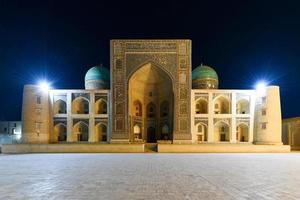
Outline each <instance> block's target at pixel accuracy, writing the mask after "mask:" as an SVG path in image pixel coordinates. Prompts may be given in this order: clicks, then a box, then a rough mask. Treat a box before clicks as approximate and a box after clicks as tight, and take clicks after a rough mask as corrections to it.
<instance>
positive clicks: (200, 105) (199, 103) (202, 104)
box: [195, 98, 208, 114]
mask: <svg viewBox="0 0 300 200" xmlns="http://www.w3.org/2000/svg"><path fill="white" fill-rule="evenodd" d="M195 113H196V114H207V113H208V102H207V100H206V99H204V98H199V99H197V100H196V104H195Z"/></svg>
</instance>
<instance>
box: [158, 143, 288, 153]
mask: <svg viewBox="0 0 300 200" xmlns="http://www.w3.org/2000/svg"><path fill="white" fill-rule="evenodd" d="M157 149H158V152H159V153H288V152H290V151H291V148H290V146H289V145H253V144H158V148H157Z"/></svg>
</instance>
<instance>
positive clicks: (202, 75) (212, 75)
mask: <svg viewBox="0 0 300 200" xmlns="http://www.w3.org/2000/svg"><path fill="white" fill-rule="evenodd" d="M197 79H216V80H218V74H217V72H216V71H215V70H214V69H213V68H211V67H209V66H205V65H200V66H198V67H196V69H194V70H193V71H192V80H197Z"/></svg>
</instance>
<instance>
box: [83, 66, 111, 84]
mask: <svg viewBox="0 0 300 200" xmlns="http://www.w3.org/2000/svg"><path fill="white" fill-rule="evenodd" d="M84 80H85V88H86V89H108V88H109V84H110V74H109V70H108V69H106V68H105V67H103V66H95V67H92V68H91V69H89V70H88V71H87V72H86V74H85V78H84Z"/></svg>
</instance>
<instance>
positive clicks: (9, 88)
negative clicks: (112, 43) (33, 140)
mask: <svg viewBox="0 0 300 200" xmlns="http://www.w3.org/2000/svg"><path fill="white" fill-rule="evenodd" d="M62 2H64V3H62ZM195 2H197V3H191V2H188V1H180V3H177V2H175V1H173V2H171V1H169V2H166V1H163V0H161V1H142V0H140V1H136V2H133V1H126V0H123V1H122V2H117V1H109V0H106V1H100V0H99V1H88V0H85V1H74V0H72V1H71V0H70V1H69V0H65V1H63V0H61V1H46V0H42V1H41V0H39V1H25V0H24V1H15V0H8V1H4V0H0V69H1V71H0V72H1V73H0V91H1V98H0V120H20V118H21V104H22V89H23V85H24V84H34V83H37V81H38V80H39V79H43V78H45V79H47V80H49V81H51V82H52V85H53V87H55V88H58V89H78V88H84V75H85V72H86V71H87V70H88V69H89V68H90V67H92V66H94V65H99V64H100V63H102V64H103V65H104V66H105V67H107V68H109V53H110V49H109V40H110V39H191V40H192V46H193V49H192V66H193V68H195V67H197V66H198V65H200V64H201V63H203V64H206V65H209V66H212V67H214V68H215V70H216V71H217V73H218V75H219V80H220V88H228V89H252V88H253V87H254V85H255V83H256V82H257V81H259V80H261V79H265V80H266V81H268V82H269V83H270V84H274V85H279V86H280V87H281V102H282V111H283V117H295V116H299V115H300V107H299V106H297V105H298V103H299V102H298V99H299V98H300V94H299V91H300V89H299V86H300V79H299V73H300V12H299V9H300V3H297V2H299V1H281V3H276V1H274V0H273V1H262V0H259V1H254V0H253V1H244V0H239V1H212V0H211V1H203V2H202V3H201V1H195ZM278 2H279V1H278Z"/></svg>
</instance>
